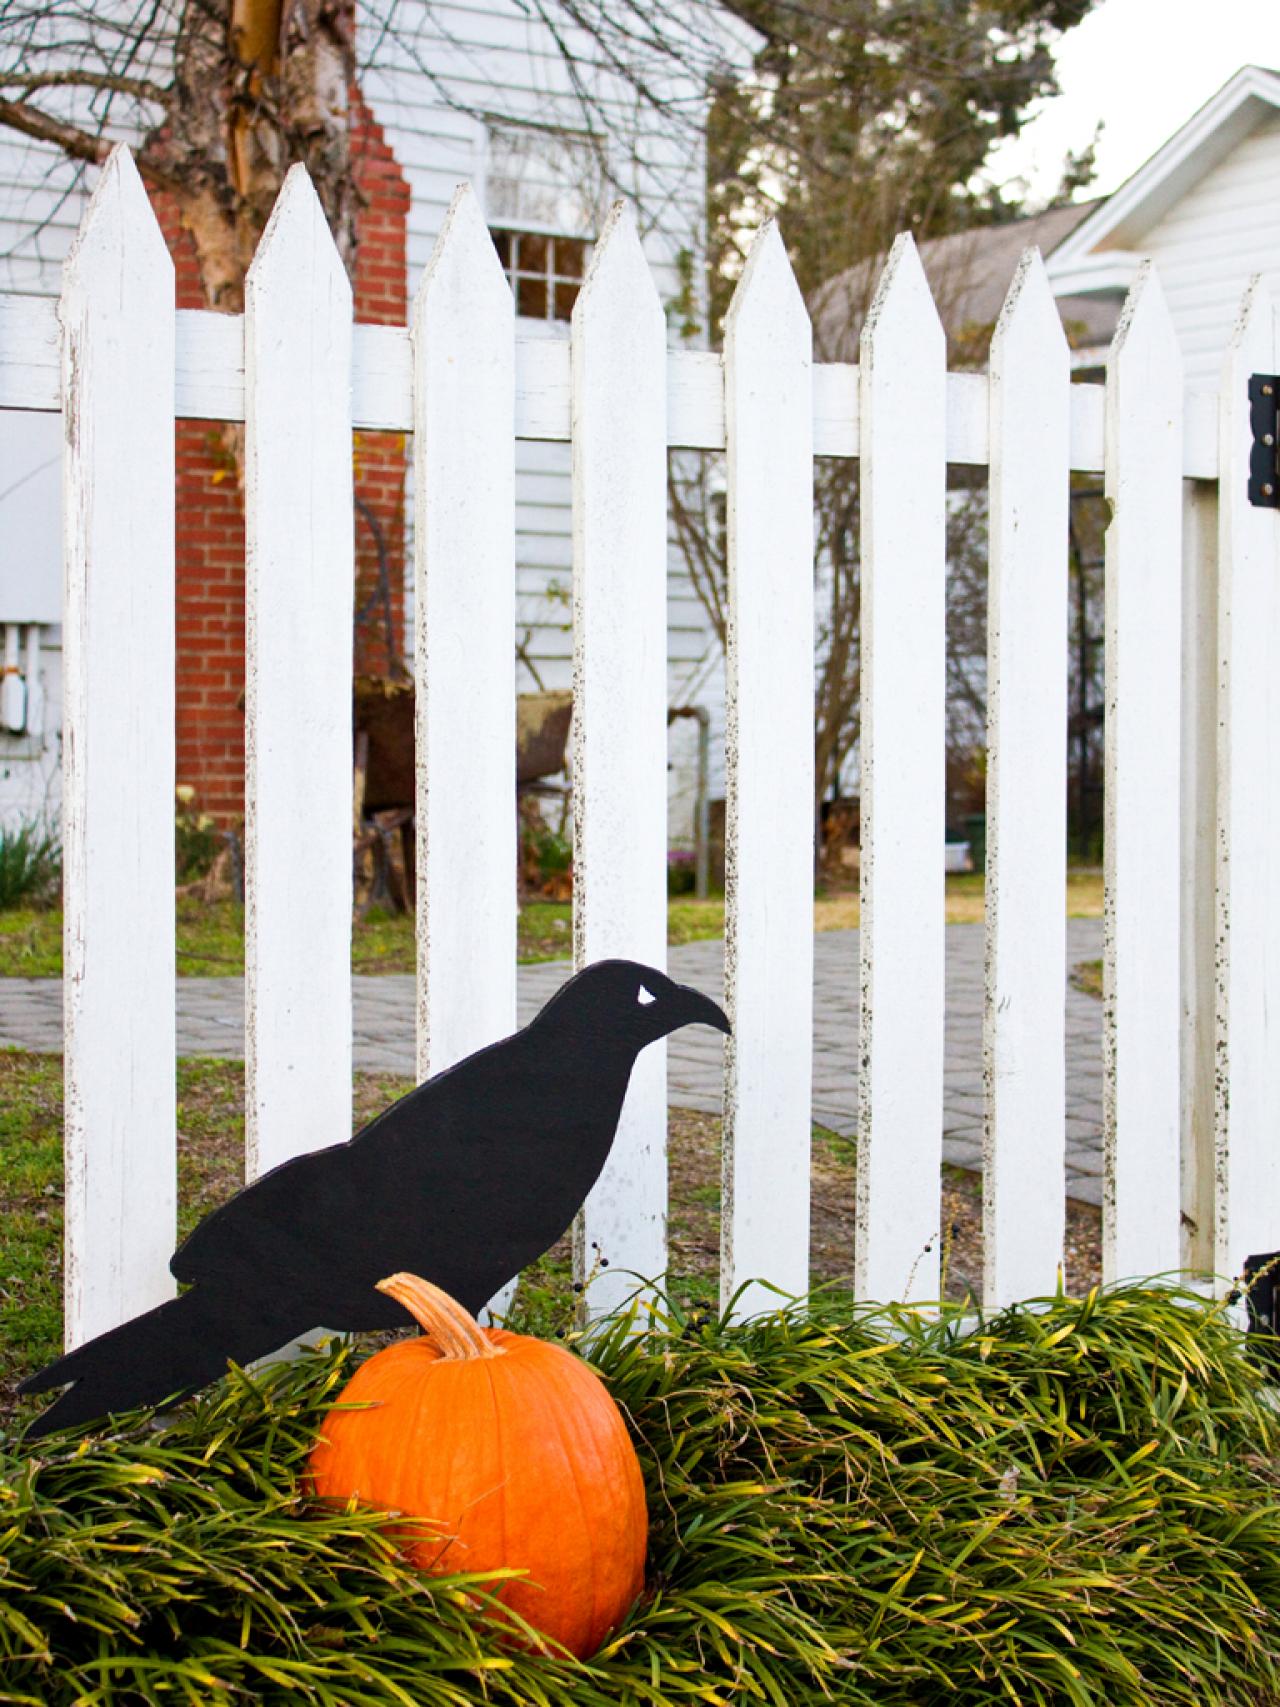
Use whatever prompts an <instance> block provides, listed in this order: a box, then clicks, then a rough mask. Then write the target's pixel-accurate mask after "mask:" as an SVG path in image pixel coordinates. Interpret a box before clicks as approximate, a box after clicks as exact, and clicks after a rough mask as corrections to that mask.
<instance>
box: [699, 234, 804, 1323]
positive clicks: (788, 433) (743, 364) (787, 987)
mask: <svg viewBox="0 0 1280 1707" xmlns="http://www.w3.org/2000/svg"><path fill="white" fill-rule="evenodd" d="M812 353H813V339H812V333H811V331H810V327H809V316H808V315H807V313H806V312H805V307H804V302H803V299H802V298H801V296H800V292H799V289H798V288H797V286H796V282H795V279H794V277H793V276H792V272H791V266H790V263H789V262H788V260H787V252H786V250H785V248H784V247H783V244H782V239H781V238H780V237H779V235H778V229H777V227H776V226H775V225H773V224H772V223H770V224H769V225H767V226H766V227H765V228H764V230H763V231H762V232H761V233H760V235H759V236H758V237H757V239H756V241H755V243H754V244H753V246H752V249H751V253H750V256H749V257H748V259H747V264H746V268H745V269H744V271H743V275H742V279H741V282H740V283H739V285H738V288H737V290H736V291H735V292H734V297H733V302H732V304H731V305H730V308H729V314H728V318H727V320H726V322H725V416H726V427H727V433H728V447H729V456H728V477H729V490H728V500H729V508H728V525H729V587H728V600H729V605H728V646H727V675H728V698H727V707H726V731H725V746H726V770H727V782H728V786H727V801H726V826H727V828H726V848H725V851H726V881H725V893H726V919H725V997H726V1003H727V1009H726V1011H727V1012H728V1015H729V1019H730V1022H731V1023H732V1025H733V1035H732V1037H731V1038H730V1040H729V1042H728V1044H727V1046H726V1049H725V1099H724V1109H725V1123H724V1156H723V1177H724V1189H723V1192H722V1198H721V1235H720V1245H721V1254H720V1297H721V1303H722V1305H727V1304H728V1303H729V1300H730V1299H731V1298H732V1297H733V1296H734V1295H735V1293H737V1291H738V1289H739V1287H742V1286H744V1285H745V1284H746V1283H748V1282H751V1283H752V1284H751V1285H750V1286H749V1287H748V1288H747V1290H746V1291H745V1292H744V1293H743V1296H742V1298H741V1299H740V1300H739V1304H738V1308H739V1309H740V1310H741V1311H742V1312H743V1313H746V1314H750V1313H751V1312H752V1311H756V1310H763V1309H769V1308H771V1307H774V1306H776V1304H777V1302H778V1299H777V1295H776V1293H773V1292H770V1291H768V1290H766V1288H765V1287H763V1286H761V1285H759V1284H758V1283H759V1282H760V1281H766V1282H768V1283H770V1284H771V1285H772V1286H774V1287H777V1288H780V1289H781V1290H782V1291H783V1292H789V1293H795V1294H799V1293H804V1292H807V1291H808V1289H809V1125H810V1119H811V1114H810V1108H811V1102H812V1078H813V1072H812V1066H813V823H814V811H813V790H814V771H813V767H814V759H813V694H814V689H813V430H812V427H813V400H812V388H811V368H812Z"/></svg>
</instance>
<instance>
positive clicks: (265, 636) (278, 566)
mask: <svg viewBox="0 0 1280 1707" xmlns="http://www.w3.org/2000/svg"><path fill="white" fill-rule="evenodd" d="M245 543H246V562H245V630H246V634H245V638H246V648H247V658H246V671H245V680H246V687H247V691H246V703H245V761H246V778H245V1027H246V1036H245V1055H246V1071H247V1084H246V1101H245V1107H246V1126H245V1150H246V1156H245V1161H246V1169H247V1173H248V1176H249V1177H250V1178H251V1179H252V1178H256V1177H257V1175H259V1174H261V1173H265V1172H266V1171H267V1170H268V1169H269V1168H273V1167H276V1166H277V1165H278V1164H279V1163H281V1162H284V1161H287V1160H288V1159H289V1158H290V1157H291V1156H294V1155H298V1154H300V1153H302V1152H304V1151H307V1150H315V1149H320V1148H321V1147H322V1146H324V1145H327V1144H335V1143H338V1142H340V1141H344V1140H346V1139H347V1138H349V1137H350V1136H351V797H352V741H351V672H352V621H353V610H354V592H353V563H354V531H353V524H352V442H351V287H350V284H349V283H348V280H347V275H346V272H345V270H344V268H343V265H342V261H341V258H340V256H339V255H338V251H337V249H336V247H335V245H334V242H333V238H332V236H331V235H330V233H329V228H328V226H327V225H326V223H325V218H324V212H323V210H322V208H321V206H320V202H319V199H318V198H317V196H316V193H315V190H314V189H313V188H312V186H311V181H310V179H309V178H308V177H307V174H306V171H305V169H304V168H303V167H301V166H295V167H293V168H292V170H291V171H290V172H289V175H288V177H287V178H286V179H285V182H284V187H283V188H282V190H281V191H280V196H279V199H278V200H277V202H276V205H275V208H274V210H273V212H272V214H271V218H270V220H269V221H268V223H267V229H266V231H265V232H264V234H263V237H262V241H261V243H260V244H259V246H258V252H257V254H256V255H255V257H254V260H253V265H252V266H251V267H250V269H249V275H248V278H247V280H246V282H245ZM301 873H305V874H306V881H305V882H303V881H300V874H301Z"/></svg>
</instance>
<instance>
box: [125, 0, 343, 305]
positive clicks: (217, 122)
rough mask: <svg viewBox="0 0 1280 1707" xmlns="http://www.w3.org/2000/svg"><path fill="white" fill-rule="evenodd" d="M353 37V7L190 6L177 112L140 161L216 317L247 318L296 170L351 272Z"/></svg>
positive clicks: (331, 0)
mask: <svg viewBox="0 0 1280 1707" xmlns="http://www.w3.org/2000/svg"><path fill="white" fill-rule="evenodd" d="M354 33H355V20H354V11H353V8H352V6H351V3H350V0H213V3H212V4H204V5H196V4H192V5H188V6H187V7H186V8H185V10H184V12H183V15H182V23H181V26H180V29H179V34H178V40H177V46H176V50H175V63H174V80H173V85H172V92H171V93H172V98H171V100H170V103H169V109H168V112H167V114H166V117H165V119H164V121H163V123H162V124H161V125H160V126H158V127H157V129H156V130H155V131H153V132H152V134H151V135H150V136H149V137H148V138H147V139H146V142H145V143H144V145H143V148H142V153H141V158H140V164H141V166H142V168H143V171H144V173H145V172H150V173H151V174H152V175H153V176H155V177H156V178H158V179H161V180H163V182H164V184H165V186H166V188H168V189H169V190H170V192H171V194H172V195H173V197H174V200H175V202H176V204H177V208H178V212H179V216H180V218H181V219H182V223H183V225H184V226H185V227H186V229H187V230H188V231H189V232H190V233H191V236H192V240H193V243H194V245H195V253H196V264H197V267H198V270H199V274H200V282H201V285H202V288H203V291H204V297H205V301H206V303H207V304H208V306H209V307H210V308H215V309H221V310H223V311H224V312H227V313H238V312H240V311H241V310H242V309H243V307H244V276H245V273H246V271H247V270H248V266H249V263H250V261H251V260H252V259H253V253H254V250H255V249H256V248H257V245H258V240H259V238H260V237H261V236H262V232H263V229H264V227H265V226H266V223H267V218H268V216H269V214H270V212H271V208H272V206H273V205H274V203H275V199H276V196H277V195H278V193H279V190H280V186H281V184H282V183H283V182H284V177H285V173H286V172H287V171H288V169H289V167H290V166H292V165H293V164H294V163H295V162H297V161H301V162H302V163H303V164H304V165H305V166H306V168H307V170H308V172H309V173H310V174H311V179H312V182H313V183H314V184H315V187H316V191H317V194H318V195H319V197H320V201H321V204H322V205H323V207H324V210H325V213H326V215H327V217H328V220H329V224H330V227H331V229H332V231H333V234H334V238H335V240H336V242H337V245H338V249H339V252H340V253H341V255H342V258H343V260H344V262H345V263H346V265H347V269H348V271H350V270H351V269H352V267H353V265H354V262H355V250H356V214H357V204H358V196H357V192H356V189H355V186H354V184H353V182H352V175H351V143H350V133H349V120H350V98H351V88H352V81H353V78H354V74H355V44H354Z"/></svg>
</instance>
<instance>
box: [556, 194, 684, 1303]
mask: <svg viewBox="0 0 1280 1707" xmlns="http://www.w3.org/2000/svg"><path fill="white" fill-rule="evenodd" d="M571 350H572V362H573V634H574V669H573V693H574V719H573V739H572V778H573V824H574V844H573V845H574V908H573V952H574V964H575V965H576V966H577V967H579V968H581V967H583V966H586V965H587V964H589V963H590V962H592V961H595V960H603V959H607V958H610V957H614V956H620V957H623V958H625V959H629V960H639V961H642V962H644V963H645V964H647V965H650V966H654V967H656V968H657V969H658V970H662V969H663V968H664V967H665V966H666V958H667V904H666V895H667V880H666V853H667V478H666V476H667V448H666V384H665V382H666V362H665V359H664V357H665V353H666V321H665V317H664V315H663V312H662V305H661V303H660V301H659V299H658V293H657V290H656V289H655V288H654V283H653V278H652V276H651V274H650V272H649V268H648V265H647V263H646V261H645V258H644V252H643V250H642V249H641V247H640V239H639V236H638V235H637V232H636V226H635V216H634V214H633V213H632V212H631V210H630V208H629V207H627V206H626V204H624V203H619V204H617V205H616V206H615V207H614V209H613V210H612V212H611V213H610V215H609V217H608V219H607V221H606V222H605V226H604V230H603V231H602V233H601V235H600V239H599V241H598V243H597V245H596V249H595V255H594V257H593V260H592V264H591V270H590V272H589V274H588V276H587V280H586V283H585V284H584V286H583V288H582V291H581V293H580V295H579V297H578V301H577V303H576V304H575V306H574V311H573V322H572V333H571ZM666 1084H667V1080H666V1046H665V1044H663V1043H654V1044H651V1045H650V1046H649V1047H648V1048H647V1049H645V1050H644V1051H642V1053H641V1055H640V1057H639V1059H638V1060H637V1062H636V1065H635V1068H634V1070H633V1072H632V1075H631V1086H630V1089H629V1090H628V1092H627V1098H626V1102H625V1104H624V1105H623V1110H622V1117H621V1120H620V1121H619V1124H618V1131H617V1136H616V1138H615V1139H614V1143H613V1149H612V1151H611V1152H610V1155H609V1160H608V1162H607V1163H606V1164H605V1168H604V1172H603V1173H602V1175H601V1177H600V1179H599V1180H598V1181H597V1182H596V1185H595V1187H594V1188H593V1189H592V1192H591V1194H590V1196H589V1197H588V1199H587V1203H586V1207H585V1209H584V1210H583V1213H582V1215H581V1216H580V1217H579V1220H578V1225H577V1228H576V1230H575V1240H574V1245H575V1269H576V1272H577V1275H578V1278H579V1279H580V1280H583V1279H586V1278H588V1277H590V1276H591V1275H592V1274H593V1271H594V1270H595V1269H596V1266H597V1264H598V1263H599V1262H601V1261H603V1262H604V1263H606V1264H607V1265H608V1267H607V1268H605V1269H603V1270H601V1271H600V1272H599V1273H598V1274H597V1275H596V1278H595V1280H594V1283H593V1284H592V1286H591V1292H590V1297H589V1300H588V1304H589V1308H590V1309H591V1311H592V1312H593V1313H595V1312H600V1311H604V1310H608V1309H610V1308H611V1307H612V1306H613V1305H615V1304H616V1303H618V1302H620V1301H621V1300H622V1299H623V1298H625V1297H627V1296H628V1295H629V1294H630V1293H631V1292H632V1291H634V1289H635V1281H634V1279H632V1278H631V1277H630V1276H631V1275H634V1274H638V1275H642V1276H644V1277H645V1278H655V1279H656V1278H657V1277H659V1276H661V1274H662V1273H663V1271H664V1270H665V1268H666V1260H667V1240H666V1223H667V1157H666V1126H667V1098H666Z"/></svg>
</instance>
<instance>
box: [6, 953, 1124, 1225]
mask: <svg viewBox="0 0 1280 1707" xmlns="http://www.w3.org/2000/svg"><path fill="white" fill-rule="evenodd" d="M1101 953H1102V923H1101V920H1098V919H1069V920H1068V921H1067V958H1068V962H1069V963H1070V964H1071V965H1075V963H1076V962H1077V961H1080V960H1096V959H1097V958H1098V957H1099V956H1100V955H1101ZM668 964H669V969H670V971H671V975H672V977H674V978H678V979H680V980H681V981H682V982H683V983H687V984H694V985H696V986H697V987H698V988H699V989H701V990H705V991H706V993H707V994H708V995H712V996H716V997H718V996H719V995H720V994H721V992H722V988H723V969H724V944H723V943H721V942H694V943H686V944H685V945H684V946H683V947H681V948H673V949H672V950H671V951H670V956H669V962H668ZM568 975H569V965H568V962H566V961H549V962H546V963H544V964H542V965H539V966H522V967H521V968H520V973H519V986H518V987H519V1004H520V1021H521V1024H523V1023H524V1022H525V1021H526V1020H528V1019H530V1018H532V1016H533V1015H534V1014H535V1013H536V1012H537V1010H538V1009H539V1008H540V1007H541V1006H542V1004H543V1002H545V1001H546V1000H547V998H548V997H549V996H550V995H551V994H552V992H553V991H554V990H556V989H557V988H558V987H559V985H560V984H561V983H562V982H563V980H564V979H565V978H567V977H568ZM352 986H353V990H354V997H355V1060H356V1066H357V1067H362V1068H365V1069H367V1070H370V1071H374V1072H393V1073H405V1074H409V1073H412V1072H413V1057H414V1042H413V1015H414V1000H413V980H412V979H411V978H409V977H408V976H399V977H385V978H366V977H360V978H354V979H353V980H352ZM982 992H983V944H982V927H981V926H980V925H950V926H948V928H947V1029H946V1066H945V1071H946V1079H945V1089H944V1110H943V1154H944V1156H945V1158H946V1160H947V1161H948V1162H952V1163H954V1164H955V1165H956V1166H958V1167H964V1168H978V1167H981V1165H982ZM814 1016H815V1017H814V1087H813V1114H814V1119H815V1120H818V1121H820V1122H821V1123H822V1124H823V1125H824V1126H829V1127H831V1128H833V1129H834V1130H835V1131H837V1132H841V1133H844V1134H846V1135H851V1134H852V1133H853V1132H855V1131H856V1129H857V1123H858V1068H857V1060H858V933H857V931H824V932H821V933H819V934H818V935H817V936H816V937H815V939H814ZM1066 1043H1067V1190H1068V1193H1069V1194H1070V1195H1071V1196H1072V1197H1079V1198H1083V1199H1085V1200H1086V1201H1087V1202H1090V1203H1098V1202H1100V1201H1101V1174H1102V1005H1101V1003H1100V1002H1098V1001H1097V1000H1096V999H1095V998H1094V997H1092V996H1086V995H1084V994H1082V993H1081V992H1080V991H1079V990H1076V989H1074V988H1073V987H1071V986H1070V985H1068V987H1067V990H1066ZM0 1044H11V1045H17V1046H18V1047H20V1048H26V1049H42V1050H57V1049H60V1048H61V1047H62V986H61V983H60V981H59V980H57V979H50V978H41V979H34V978H33V979H23V978H6V979H3V980H0ZM178 1049H179V1052H180V1053H182V1054H184V1055H224V1056H240V1055H243V1053H244V987H243V983H242V981H241V980H240V979H239V978H181V979H179V981H178ZM721 1055H722V1044H721V1040H720V1037H719V1036H718V1034H716V1033H715V1032H712V1031H710V1030H707V1029H706V1028H705V1027H701V1026H698V1027H692V1028H690V1029H689V1030H687V1031H682V1032H677V1033H676V1035H675V1036H674V1037H673V1038H672V1039H671V1040H670V1043H669V1046H668V1084H669V1088H670V1097H671V1102H672V1104H673V1106H675V1107H677V1108H697V1109H705V1110H709V1111H712V1112H718V1111H719V1108H720V1084H721V1078H720V1075H721Z"/></svg>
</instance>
